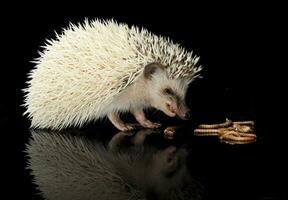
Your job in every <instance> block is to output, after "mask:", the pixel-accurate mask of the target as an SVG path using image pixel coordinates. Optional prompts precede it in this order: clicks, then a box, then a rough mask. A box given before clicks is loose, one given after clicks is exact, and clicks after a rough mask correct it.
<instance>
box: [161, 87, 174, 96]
mask: <svg viewBox="0 0 288 200" xmlns="http://www.w3.org/2000/svg"><path fill="white" fill-rule="evenodd" d="M163 92H164V94H166V95H173V94H174V93H173V91H172V90H171V89H170V88H165V89H164V91H163Z"/></svg>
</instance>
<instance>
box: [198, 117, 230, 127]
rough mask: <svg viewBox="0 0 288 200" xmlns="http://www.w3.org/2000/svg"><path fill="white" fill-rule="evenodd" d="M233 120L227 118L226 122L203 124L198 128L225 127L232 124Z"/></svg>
mask: <svg viewBox="0 0 288 200" xmlns="http://www.w3.org/2000/svg"><path fill="white" fill-rule="evenodd" d="M232 124H233V122H232V121H231V120H228V119H226V122H224V123H221V124H201V125H199V126H198V128H203V129H216V128H225V127H228V126H231V125H232Z"/></svg>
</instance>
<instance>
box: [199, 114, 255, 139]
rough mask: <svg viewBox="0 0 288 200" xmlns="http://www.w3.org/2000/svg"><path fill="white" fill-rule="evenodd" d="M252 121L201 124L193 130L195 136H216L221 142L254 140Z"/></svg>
mask: <svg viewBox="0 0 288 200" xmlns="http://www.w3.org/2000/svg"><path fill="white" fill-rule="evenodd" d="M254 125H255V123H254V121H235V122H233V121H231V120H228V119H226V122H224V123H221V124H201V125H199V126H198V127H197V128H196V129H195V130H194V135H197V136H218V137H219V139H220V140H221V141H222V142H226V143H230V144H242V143H250V142H254V141H256V135H255V133H254Z"/></svg>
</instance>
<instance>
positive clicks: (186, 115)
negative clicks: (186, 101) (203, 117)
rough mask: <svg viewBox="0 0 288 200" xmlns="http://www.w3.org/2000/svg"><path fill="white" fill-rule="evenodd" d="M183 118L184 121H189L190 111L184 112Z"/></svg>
mask: <svg viewBox="0 0 288 200" xmlns="http://www.w3.org/2000/svg"><path fill="white" fill-rule="evenodd" d="M184 117H185V119H186V120H188V119H191V112H190V111H188V112H186V113H185V116H184Z"/></svg>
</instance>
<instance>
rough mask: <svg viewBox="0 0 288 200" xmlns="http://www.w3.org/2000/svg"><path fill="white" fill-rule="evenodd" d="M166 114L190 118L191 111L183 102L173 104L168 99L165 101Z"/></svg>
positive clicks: (184, 118) (185, 118)
mask: <svg viewBox="0 0 288 200" xmlns="http://www.w3.org/2000/svg"><path fill="white" fill-rule="evenodd" d="M165 113H166V114H167V115H168V116H170V117H174V116H175V115H176V114H177V115H178V116H179V117H180V118H181V119H183V120H189V119H191V111H190V109H189V108H188V107H187V106H186V105H185V103H184V104H180V105H179V104H178V105H177V104H173V103H172V102H170V101H167V102H166V112H165Z"/></svg>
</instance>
